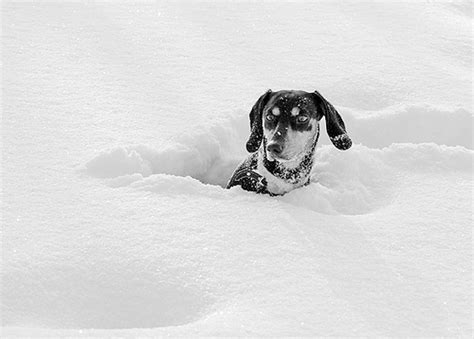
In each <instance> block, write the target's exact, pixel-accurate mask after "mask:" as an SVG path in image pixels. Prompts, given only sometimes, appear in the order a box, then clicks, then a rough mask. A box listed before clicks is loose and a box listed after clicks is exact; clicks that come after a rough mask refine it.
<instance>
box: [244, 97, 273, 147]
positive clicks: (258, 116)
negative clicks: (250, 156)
mask: <svg viewBox="0 0 474 339" xmlns="http://www.w3.org/2000/svg"><path fill="white" fill-rule="evenodd" d="M271 93H272V90H271V89H269V90H268V91H266V92H265V93H264V94H262V96H261V97H260V98H258V100H257V102H256V103H255V105H253V107H252V110H251V111H250V114H249V118H250V137H249V140H248V141H247V151H249V152H255V151H256V150H258V148H259V147H260V144H261V143H262V138H263V126H262V111H263V107H265V104H266V103H267V102H268V99H269V98H270V94H271Z"/></svg>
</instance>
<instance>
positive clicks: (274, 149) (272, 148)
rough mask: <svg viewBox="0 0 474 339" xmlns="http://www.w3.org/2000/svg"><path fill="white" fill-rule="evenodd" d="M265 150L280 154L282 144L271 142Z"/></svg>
mask: <svg viewBox="0 0 474 339" xmlns="http://www.w3.org/2000/svg"><path fill="white" fill-rule="evenodd" d="M267 150H268V151H269V152H270V153H273V154H275V155H280V154H281V153H282V152H283V146H282V145H281V144H279V143H277V142H272V143H271V144H269V145H268V146H267Z"/></svg>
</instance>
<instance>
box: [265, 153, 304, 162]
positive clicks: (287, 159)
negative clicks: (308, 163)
mask: <svg viewBox="0 0 474 339" xmlns="http://www.w3.org/2000/svg"><path fill="white" fill-rule="evenodd" d="M297 158H298V155H295V156H292V157H285V156H277V155H274V154H272V153H270V152H267V160H268V161H278V162H280V163H283V164H284V163H289V162H292V161H294V160H296V159H297Z"/></svg>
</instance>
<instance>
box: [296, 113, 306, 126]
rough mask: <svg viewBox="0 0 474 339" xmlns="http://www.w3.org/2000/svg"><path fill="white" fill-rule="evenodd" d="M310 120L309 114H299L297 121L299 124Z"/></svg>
mask: <svg viewBox="0 0 474 339" xmlns="http://www.w3.org/2000/svg"><path fill="white" fill-rule="evenodd" d="M308 120H309V117H308V116H307V115H298V117H297V118H296V122H297V123H299V124H303V123H305V122H307V121H308Z"/></svg>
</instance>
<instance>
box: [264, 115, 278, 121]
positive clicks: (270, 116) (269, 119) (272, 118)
mask: <svg viewBox="0 0 474 339" xmlns="http://www.w3.org/2000/svg"><path fill="white" fill-rule="evenodd" d="M265 119H267V120H268V121H273V120H275V119H276V117H275V116H274V115H273V114H267V115H266V117H265Z"/></svg>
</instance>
